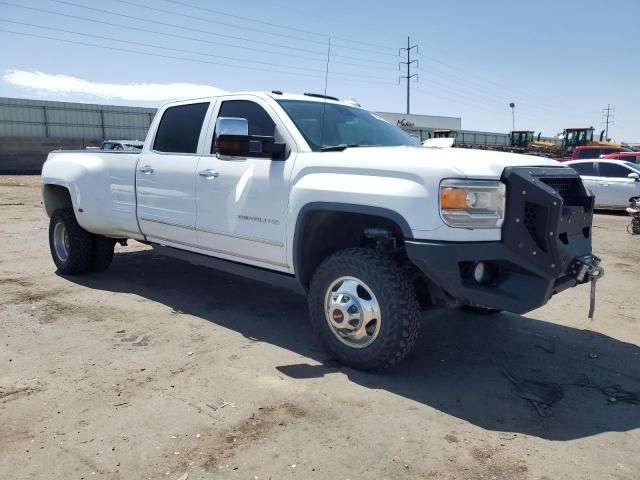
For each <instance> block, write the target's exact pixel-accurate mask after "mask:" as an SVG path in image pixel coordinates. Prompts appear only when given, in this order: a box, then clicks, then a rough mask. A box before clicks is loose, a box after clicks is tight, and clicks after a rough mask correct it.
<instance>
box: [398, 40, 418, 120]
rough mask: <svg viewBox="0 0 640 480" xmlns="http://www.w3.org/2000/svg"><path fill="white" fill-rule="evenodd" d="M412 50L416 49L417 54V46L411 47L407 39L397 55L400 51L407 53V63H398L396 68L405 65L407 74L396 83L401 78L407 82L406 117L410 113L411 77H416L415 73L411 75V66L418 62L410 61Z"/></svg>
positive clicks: (415, 60)
mask: <svg viewBox="0 0 640 480" xmlns="http://www.w3.org/2000/svg"><path fill="white" fill-rule="evenodd" d="M414 48H415V49H416V52H417V51H418V44H415V45H411V38H410V37H407V47H406V48H400V49H399V50H398V54H400V53H399V52H401V51H402V50H406V52H407V61H406V62H400V63H399V64H398V68H402V65H406V66H407V74H406V75H403V76H401V77H400V78H399V79H398V82H400V79H402V78H404V79H406V80H407V115H409V113H410V111H409V110H410V105H411V79H412V78H413V77H417V76H418V74H417V73H414V74H411V64H412V63H417V62H418V60H417V59H413V60H411V50H413V49H414Z"/></svg>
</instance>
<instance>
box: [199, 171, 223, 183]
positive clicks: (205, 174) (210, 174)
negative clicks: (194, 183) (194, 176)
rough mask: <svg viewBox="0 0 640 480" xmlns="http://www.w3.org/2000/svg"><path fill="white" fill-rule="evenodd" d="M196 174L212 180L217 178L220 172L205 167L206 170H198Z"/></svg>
mask: <svg viewBox="0 0 640 480" xmlns="http://www.w3.org/2000/svg"><path fill="white" fill-rule="evenodd" d="M198 175H200V176H201V177H204V178H206V179H207V180H212V179H214V178H218V175H220V174H219V173H218V172H216V171H215V170H212V169H210V168H207V169H206V170H200V171H199V172H198Z"/></svg>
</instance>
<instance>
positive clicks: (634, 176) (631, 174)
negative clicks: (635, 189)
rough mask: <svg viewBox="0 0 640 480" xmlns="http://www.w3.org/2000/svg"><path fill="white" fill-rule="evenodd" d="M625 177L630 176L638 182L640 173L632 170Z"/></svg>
mask: <svg viewBox="0 0 640 480" xmlns="http://www.w3.org/2000/svg"><path fill="white" fill-rule="evenodd" d="M627 178H632V179H633V180H634V181H636V182H640V173H635V172H632V173H630V174H629V175H627Z"/></svg>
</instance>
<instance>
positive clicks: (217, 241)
mask: <svg viewBox="0 0 640 480" xmlns="http://www.w3.org/2000/svg"><path fill="white" fill-rule="evenodd" d="M233 98H234V99H233V100H232V99H229V100H225V99H224V97H223V98H222V99H221V102H218V103H219V107H218V111H217V113H216V114H215V115H213V116H212V117H211V125H210V126H209V135H208V136H207V141H208V144H209V148H210V150H209V151H210V154H208V155H203V156H201V157H200V162H199V164H198V169H197V170H198V175H197V178H196V203H197V220H196V228H197V234H198V244H199V246H200V248H201V249H203V250H207V251H210V252H212V254H214V255H216V256H219V257H221V258H226V259H229V260H241V261H243V262H245V263H250V264H254V265H257V266H262V267H266V268H270V269H273V270H280V271H288V270H289V266H288V265H287V255H286V248H285V241H286V227H287V226H286V212H287V206H288V198H289V177H290V175H291V170H292V168H293V162H294V159H295V148H292V147H293V146H294V142H293V139H292V138H291V137H290V136H289V134H288V132H287V131H286V129H285V128H284V126H283V125H282V123H281V122H280V120H279V119H278V117H277V116H276V115H275V114H274V112H273V110H272V108H271V107H270V106H269V105H268V104H266V102H264V101H263V100H262V99H260V98H258V97H254V96H251V95H247V96H234V97H233ZM218 117H235V118H245V119H247V121H248V124H249V134H250V135H267V136H275V138H276V141H277V142H286V143H287V146H288V151H289V155H288V158H287V159H286V160H271V159H269V158H258V157H255V158H254V157H246V158H242V159H233V160H225V159H221V158H218V157H217V156H216V153H215V145H214V144H213V138H214V128H215V122H216V120H217V118H218Z"/></svg>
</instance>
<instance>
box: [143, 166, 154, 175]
mask: <svg viewBox="0 0 640 480" xmlns="http://www.w3.org/2000/svg"><path fill="white" fill-rule="evenodd" d="M140 172H141V173H144V174H145V175H151V174H152V173H153V172H154V170H153V167H151V165H145V166H144V167H140Z"/></svg>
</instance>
